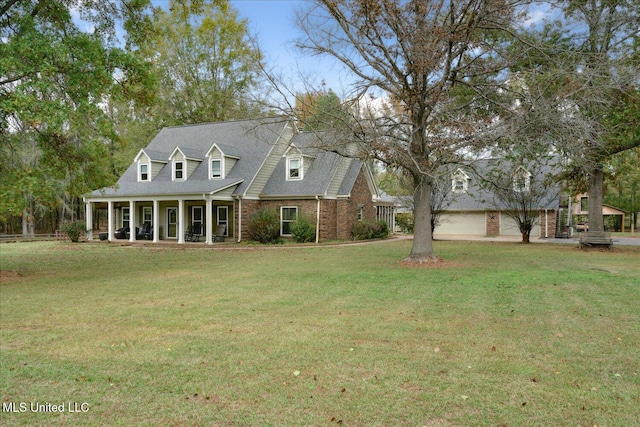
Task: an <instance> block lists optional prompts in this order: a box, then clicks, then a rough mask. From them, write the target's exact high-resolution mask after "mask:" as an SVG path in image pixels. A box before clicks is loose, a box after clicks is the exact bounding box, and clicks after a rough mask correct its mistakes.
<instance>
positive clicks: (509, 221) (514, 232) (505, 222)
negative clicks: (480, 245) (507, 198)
mask: <svg viewBox="0 0 640 427" xmlns="http://www.w3.org/2000/svg"><path fill="white" fill-rule="evenodd" d="M500 235H501V236H520V235H521V233H520V228H518V224H517V223H516V221H515V220H514V219H513V218H511V217H509V216H507V215H505V214H500ZM531 237H540V225H539V224H537V225H535V226H534V227H533V230H531Z"/></svg>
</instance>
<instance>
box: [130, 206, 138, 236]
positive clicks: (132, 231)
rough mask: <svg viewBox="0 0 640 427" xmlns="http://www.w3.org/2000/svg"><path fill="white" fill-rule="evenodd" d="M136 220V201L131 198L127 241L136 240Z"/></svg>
mask: <svg viewBox="0 0 640 427" xmlns="http://www.w3.org/2000/svg"><path fill="white" fill-rule="evenodd" d="M137 226H138V221H137V220H136V202H135V201H133V200H131V201H130V202H129V241H130V242H135V241H136V227H137Z"/></svg>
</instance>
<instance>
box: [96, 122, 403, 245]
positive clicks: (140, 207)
mask: <svg viewBox="0 0 640 427" xmlns="http://www.w3.org/2000/svg"><path fill="white" fill-rule="evenodd" d="M317 145H318V144H317V138H316V136H314V135H313V134H311V133H305V132H300V131H299V130H298V129H297V127H296V125H295V123H294V122H293V121H290V120H286V119H283V118H281V117H273V118H268V119H257V120H238V121H227V122H219V123H206V124H197V125H188V126H176V127H167V128H164V129H162V130H161V131H160V132H159V133H158V134H157V135H156V137H155V138H153V140H152V141H151V142H150V143H149V145H148V146H147V147H145V148H143V149H142V150H140V152H139V153H138V155H137V156H136V157H135V159H134V161H133V163H132V164H131V166H130V167H129V168H128V169H127V170H126V171H125V172H124V174H123V175H122V176H121V177H120V179H119V180H118V182H117V184H116V185H115V186H114V187H113V188H104V189H101V190H96V191H94V192H92V193H91V194H90V195H88V196H87V197H85V203H86V218H87V220H86V221H87V224H86V226H87V229H88V230H93V229H94V223H93V217H94V215H93V214H94V212H96V210H99V209H106V212H107V214H106V216H107V226H106V227H105V228H106V237H107V239H108V240H110V241H112V240H114V239H115V238H116V236H115V235H116V230H119V229H123V228H124V229H127V228H128V229H129V230H145V232H144V236H141V235H140V232H138V233H136V232H132V233H131V232H130V233H128V234H127V236H126V238H128V239H129V240H131V241H135V240H136V239H139V238H146V239H149V240H152V241H154V242H158V241H159V240H174V241H176V242H178V243H184V242H185V236H188V235H189V233H190V232H191V231H192V230H194V229H195V230H197V231H198V233H199V236H198V237H200V238H201V241H204V242H205V243H207V244H210V243H213V242H214V240H215V239H216V237H217V236H215V233H216V232H219V231H220V230H221V229H222V230H224V231H223V232H224V235H225V237H227V240H228V241H230V240H235V241H241V240H243V239H247V238H248V234H247V228H246V224H247V221H248V219H249V217H250V215H251V214H252V213H253V212H255V211H257V210H259V209H261V208H264V207H268V208H272V209H275V210H276V211H277V212H278V213H279V215H280V234H281V235H282V236H285V237H286V236H289V235H290V234H291V232H290V229H289V227H290V225H291V223H292V221H294V220H295V219H296V218H297V217H299V216H301V215H304V216H305V217H306V218H307V219H309V220H310V221H313V222H314V223H315V225H316V241H320V240H333V239H349V238H350V230H351V228H352V227H353V224H354V223H355V222H356V221H359V220H365V219H366V220H370V221H375V220H376V219H377V218H383V219H385V220H387V221H388V222H389V223H390V224H389V225H390V226H391V225H393V221H394V218H393V215H392V214H391V215H390V214H389V212H390V206H388V203H385V202H384V201H383V200H381V193H380V191H379V190H378V188H377V187H376V185H375V182H374V180H373V176H372V174H371V171H370V170H369V168H368V167H367V165H366V164H364V163H363V162H361V161H359V160H356V159H352V158H347V157H343V156H340V155H338V154H336V153H332V152H328V151H324V150H321V149H319V148H317ZM220 226H224V227H220ZM136 234H138V236H136ZM120 237H122V236H120ZM218 237H219V236H218ZM88 238H89V239H92V238H93V233H92V232H89V236H88Z"/></svg>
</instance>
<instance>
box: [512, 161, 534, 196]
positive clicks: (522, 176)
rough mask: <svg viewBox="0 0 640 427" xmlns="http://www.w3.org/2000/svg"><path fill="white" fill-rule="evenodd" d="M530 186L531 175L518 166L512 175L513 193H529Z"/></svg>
mask: <svg viewBox="0 0 640 427" xmlns="http://www.w3.org/2000/svg"><path fill="white" fill-rule="evenodd" d="M530 186H531V174H530V173H529V171H528V170H526V169H525V168H523V167H522V166H520V167H519V168H518V169H517V170H516V172H515V173H514V174H513V191H515V192H516V193H523V192H525V191H529V188H530Z"/></svg>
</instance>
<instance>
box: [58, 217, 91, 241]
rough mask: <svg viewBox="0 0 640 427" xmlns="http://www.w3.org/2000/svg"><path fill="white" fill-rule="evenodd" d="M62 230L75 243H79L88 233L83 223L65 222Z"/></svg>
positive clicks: (61, 227)
mask: <svg viewBox="0 0 640 427" xmlns="http://www.w3.org/2000/svg"><path fill="white" fill-rule="evenodd" d="M60 230H61V231H62V232H63V233H65V234H66V235H67V237H68V238H69V240H71V241H72V242H74V243H77V242H78V241H79V240H80V237H81V236H82V234H83V233H86V232H87V230H86V228H85V224H84V222H83V221H71V222H65V223H64V224H62V225H61V226H60Z"/></svg>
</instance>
